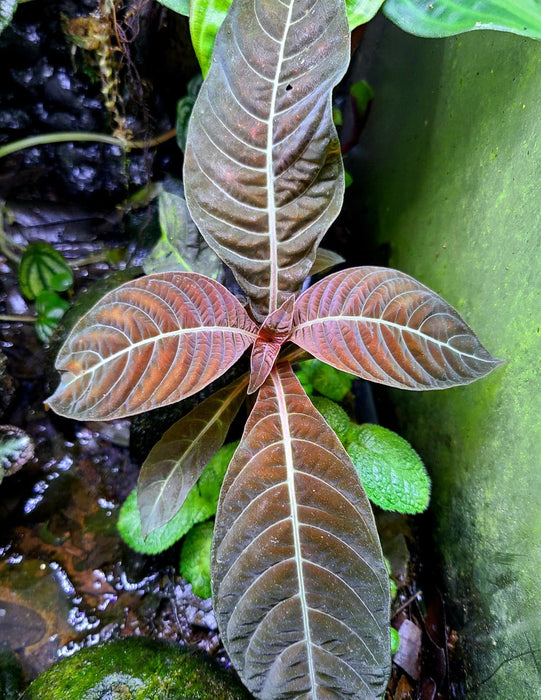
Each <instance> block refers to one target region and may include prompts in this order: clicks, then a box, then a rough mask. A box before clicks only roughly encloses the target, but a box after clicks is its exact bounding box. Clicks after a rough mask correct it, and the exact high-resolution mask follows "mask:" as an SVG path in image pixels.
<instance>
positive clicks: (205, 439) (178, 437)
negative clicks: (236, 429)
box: [137, 376, 248, 537]
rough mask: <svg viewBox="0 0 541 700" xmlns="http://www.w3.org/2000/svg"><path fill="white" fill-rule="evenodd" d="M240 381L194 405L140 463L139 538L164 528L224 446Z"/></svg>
mask: <svg viewBox="0 0 541 700" xmlns="http://www.w3.org/2000/svg"><path fill="white" fill-rule="evenodd" d="M247 384H248V378H247V377H246V376H245V377H242V378H241V379H238V380H237V381H236V382H234V383H233V384H231V385H229V386H226V387H224V388H223V389H221V390H220V391H217V392H216V393H215V394H212V396H209V398H208V399H206V400H205V401H203V402H202V403H200V404H198V405H197V406H196V407H195V408H194V409H193V411H190V413H188V414H187V415H186V416H184V417H183V418H181V419H180V420H179V421H177V422H176V423H175V424H174V425H173V426H172V427H171V428H169V430H167V431H166V432H165V433H164V434H163V436H162V438H161V439H160V441H159V442H157V443H156V445H155V446H154V447H153V448H152V450H151V451H150V453H149V455H148V457H147V458H146V459H145V461H144V462H143V466H142V467H141V471H140V472H139V478H138V481H137V503H138V506H139V511H140V514H141V531H142V534H143V537H146V536H147V535H148V534H149V533H150V532H152V531H153V530H156V529H157V528H159V527H161V526H162V525H165V523H167V522H168V521H169V520H170V519H171V518H172V517H174V515H175V514H176V513H177V511H178V510H179V508H180V507H181V506H182V504H183V503H184V500H185V498H186V496H187V495H188V493H189V491H190V489H191V488H192V486H193V485H194V484H195V483H196V481H197V480H198V479H199V477H200V476H201V473H202V471H203V469H204V468H205V467H206V465H207V464H208V463H209V461H210V460H211V459H212V457H214V455H215V454H216V452H217V451H218V450H219V449H220V447H221V446H222V445H223V443H224V440H225V438H226V436H227V431H228V430H229V427H230V425H231V422H232V421H233V419H234V417H235V416H236V414H237V412H238V410H239V408H240V406H241V404H242V402H243V400H244V397H245V396H246V387H247Z"/></svg>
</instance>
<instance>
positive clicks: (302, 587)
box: [211, 364, 390, 698]
mask: <svg viewBox="0 0 541 700" xmlns="http://www.w3.org/2000/svg"><path fill="white" fill-rule="evenodd" d="M211 570H212V580H213V587H214V589H213V596H214V601H213V602H214V609H215V612H216V616H217V620H218V625H219V628H220V632H221V635H222V639H223V641H224V644H225V646H226V649H227V651H228V653H229V655H230V657H231V660H232V661H233V664H234V666H235V668H236V669H237V671H238V672H239V673H240V676H241V678H242V679H243V681H244V683H245V684H246V685H247V687H248V688H249V689H250V690H251V692H252V693H254V695H255V696H256V697H259V698H327V697H329V698H330V697H356V698H377V697H380V696H381V694H382V693H383V691H384V688H385V684H386V682H387V677H388V671H389V666H390V651H389V629H388V626H389V580H388V576H387V573H386V569H385V564H384V562H383V558H382V554H381V548H380V545H379V540H378V536H377V532H376V528H375V525H374V520H373V516H372V511H371V509H370V505H369V503H368V501H367V499H366V496H365V494H364V491H363V489H362V487H361V483H360V481H359V479H358V477H357V475H356V474H355V471H354V467H353V465H352V463H351V461H350V460H349V457H348V456H347V454H346V453H345V451H344V449H343V447H342V446H341V444H340V441H339V440H338V438H337V437H336V435H335V434H334V433H333V431H332V430H331V429H330V428H329V426H328V425H327V424H326V423H325V421H324V420H323V418H322V417H321V415H320V414H319V413H318V412H317V411H316V410H315V408H314V407H313V406H312V404H311V402H310V400H309V399H308V397H307V396H306V394H305V393H304V391H303V389H302V387H301V386H300V384H299V382H298V380H297V379H296V377H295V375H294V374H293V372H292V371H291V368H290V366H289V365H288V364H280V365H278V368H277V369H275V370H273V372H272V373H271V375H270V377H269V378H268V379H267V381H266V382H265V384H264V385H263V387H262V388H261V389H260V392H259V396H258V399H257V402H256V404H255V407H254V409H253V411H252V413H251V415H250V417H249V419H248V423H247V425H246V429H245V432H244V435H243V437H242V440H241V444H240V445H239V447H238V449H237V452H236V453H235V455H234V456H233V459H232V461H231V464H230V466H229V469H228V471H227V474H226V477H225V480H224V483H223V486H222V492H221V496H220V502H219V505H218V512H217V517H216V525H215V533H214V541H213V548H212V565H211Z"/></svg>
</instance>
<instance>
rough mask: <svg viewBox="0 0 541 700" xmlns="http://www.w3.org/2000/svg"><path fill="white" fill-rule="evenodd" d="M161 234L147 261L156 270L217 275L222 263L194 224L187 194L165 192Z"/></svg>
mask: <svg viewBox="0 0 541 700" xmlns="http://www.w3.org/2000/svg"><path fill="white" fill-rule="evenodd" d="M158 209H159V217H160V229H161V237H160V239H159V241H158V242H157V243H156V245H155V246H154V248H153V249H152V250H151V252H150V253H149V254H148V255H147V257H146V258H145V260H144V262H143V270H144V271H145V273H146V274H147V275H150V274H153V273H155V272H176V271H181V272H199V273H201V274H205V275H206V276H207V277H212V278H213V279H216V278H217V277H218V274H219V272H220V270H221V269H222V263H221V261H220V259H219V258H218V256H217V255H216V253H214V251H212V250H211V249H210V248H209V247H208V245H207V243H206V242H205V240H204V238H203V237H202V236H201V235H200V233H199V231H198V229H197V226H196V225H195V224H194V222H193V220H192V217H191V216H190V212H189V211H188V207H187V206H186V202H185V201H184V199H183V197H180V196H179V195H177V194H172V193H171V192H161V193H160V195H159V199H158Z"/></svg>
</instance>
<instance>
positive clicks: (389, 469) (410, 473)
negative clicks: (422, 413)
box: [345, 423, 430, 513]
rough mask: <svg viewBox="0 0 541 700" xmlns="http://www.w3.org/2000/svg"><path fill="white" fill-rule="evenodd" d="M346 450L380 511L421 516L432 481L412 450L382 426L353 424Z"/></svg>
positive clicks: (368, 493)
mask: <svg viewBox="0 0 541 700" xmlns="http://www.w3.org/2000/svg"><path fill="white" fill-rule="evenodd" d="M345 447H346V451H347V453H348V454H349V456H350V457H351V460H352V461H353V464H354V465H355V468H356V470H357V472H358V474H359V476H360V478H361V481H362V483H363V486H364V489H365V491H366V494H367V496H368V498H369V499H370V500H371V501H372V502H373V503H375V504H376V505H377V506H379V507H380V508H383V509H385V510H392V511H398V512H400V513H421V512H422V511H423V510H425V509H426V508H427V506H428V502H429V500H430V478H429V476H428V474H427V472H426V470H425V468H424V466H423V463H422V461H421V459H420V457H419V455H418V454H417V453H416V452H415V450H414V449H413V447H412V446H411V445H410V444H409V442H407V441H406V440H404V438H401V437H400V435H397V434H396V433H394V432H393V431H392V430H387V428H383V427H382V426H380V425H372V424H370V423H365V424H364V425H355V424H353V423H352V424H351V427H350V430H349V431H348V434H347V436H346V441H345Z"/></svg>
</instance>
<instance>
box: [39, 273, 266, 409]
mask: <svg viewBox="0 0 541 700" xmlns="http://www.w3.org/2000/svg"><path fill="white" fill-rule="evenodd" d="M256 337H257V327H256V326H255V324H254V323H253V322H252V321H251V319H250V318H249V316H248V314H247V313H246V311H245V310H244V308H243V307H242V306H241V304H240V303H239V302H238V301H237V299H236V298H235V297H234V296H233V295H232V294H231V293H230V292H229V291H228V290H227V289H226V288H225V287H223V286H222V285H221V284H219V283H218V282H215V281H214V280H211V279H209V278H207V277H205V276H203V275H200V274H197V273H182V272H165V273H161V274H155V275H148V276H147V277H141V278H140V279H137V280H134V281H132V282H127V283H126V284H123V285H121V286H120V287H118V288H117V289H116V290H114V291H113V292H110V293H109V294H106V295H105V296H104V297H103V299H101V301H99V302H98V304H96V306H94V307H93V308H92V309H91V310H90V311H89V312H88V313H87V314H86V315H85V316H83V318H82V319H80V321H79V322H78V323H77V324H76V325H75V327H74V328H73V330H72V331H71V333H70V334H69V336H68V338H67V340H66V342H65V343H64V345H63V346H62V348H61V350H60V352H59V354H58V357H57V360H56V368H57V369H58V370H59V371H60V372H62V373H63V374H62V378H61V383H60V386H59V387H58V389H57V390H56V392H55V393H54V394H53V395H52V396H51V397H50V398H49V399H48V400H47V402H46V403H47V404H48V405H49V406H50V407H51V408H52V409H53V410H55V411H56V412H57V413H59V414H60V415H64V416H68V417H70V418H77V419H79V420H89V419H92V420H108V419H111V418H120V417H124V416H128V415H133V414H135V413H140V412H142V411H148V410H150V409H153V408H158V407H159V406H165V405H167V404H170V403H173V402H174V401H179V400H180V399H183V398H185V397H186V396H190V395H191V394H195V393H196V392H197V391H199V390H200V389H202V388H203V387H204V386H206V385H207V384H209V383H210V382H211V381H213V380H214V379H216V377H219V376H220V375H221V374H223V373H224V372H225V371H226V370H227V369H228V368H229V367H230V366H231V365H232V364H233V363H234V362H235V361H236V360H237V359H238V358H239V357H240V356H241V355H242V353H243V352H244V351H245V350H246V348H247V347H248V346H250V345H251V344H252V343H253V342H254V340H255V338H256Z"/></svg>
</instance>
